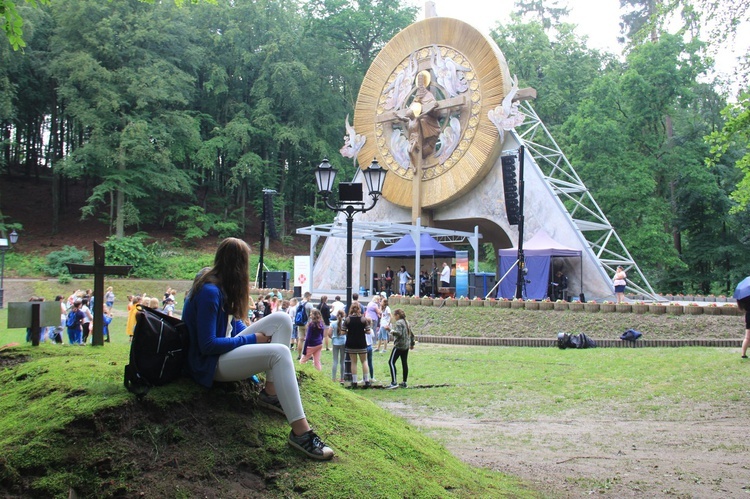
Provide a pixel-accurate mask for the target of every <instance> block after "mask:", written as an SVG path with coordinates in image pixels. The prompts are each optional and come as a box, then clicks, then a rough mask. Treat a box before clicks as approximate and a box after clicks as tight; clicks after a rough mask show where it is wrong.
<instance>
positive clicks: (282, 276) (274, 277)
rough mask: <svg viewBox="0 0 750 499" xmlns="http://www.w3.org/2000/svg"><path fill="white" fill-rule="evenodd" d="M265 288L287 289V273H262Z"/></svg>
mask: <svg viewBox="0 0 750 499" xmlns="http://www.w3.org/2000/svg"><path fill="white" fill-rule="evenodd" d="M263 281H264V282H265V285H266V288H276V289H289V272H263Z"/></svg>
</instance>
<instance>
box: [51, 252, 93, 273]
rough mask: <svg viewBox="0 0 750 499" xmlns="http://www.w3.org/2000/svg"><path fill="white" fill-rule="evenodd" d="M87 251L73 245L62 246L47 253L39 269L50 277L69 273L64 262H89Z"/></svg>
mask: <svg viewBox="0 0 750 499" xmlns="http://www.w3.org/2000/svg"><path fill="white" fill-rule="evenodd" d="M90 258H91V257H90V256H89V252H88V251H86V250H81V249H78V248H76V247H75V246H63V247H62V249H60V250H58V251H53V252H52V253H50V254H48V255H47V258H46V263H45V264H44V265H43V266H42V268H41V269H40V270H41V271H42V272H44V273H45V274H47V275H49V276H52V277H60V276H62V275H70V272H68V267H66V266H65V264H66V263H90Z"/></svg>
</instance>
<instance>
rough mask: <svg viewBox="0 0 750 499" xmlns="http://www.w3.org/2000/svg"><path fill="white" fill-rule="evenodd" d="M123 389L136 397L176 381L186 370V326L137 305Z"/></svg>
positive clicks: (153, 310) (176, 319)
mask: <svg viewBox="0 0 750 499" xmlns="http://www.w3.org/2000/svg"><path fill="white" fill-rule="evenodd" d="M137 307H138V312H136V315H135V317H136V322H135V328H134V330H133V341H132V343H131V344H130V363H129V364H128V365H127V366H125V388H127V389H128V391H130V392H132V393H135V394H136V395H138V396H139V397H142V396H143V395H145V394H146V393H147V392H148V390H149V389H150V388H151V387H152V386H160V385H165V384H167V383H170V382H172V381H174V380H176V379H177V378H179V377H180V376H181V375H182V374H183V372H184V370H185V367H186V359H187V349H188V331H187V326H186V325H185V323H184V322H183V321H182V320H180V319H178V318H176V317H170V316H168V315H167V314H164V313H162V312H160V311H158V310H155V309H152V308H149V307H144V306H142V305H137Z"/></svg>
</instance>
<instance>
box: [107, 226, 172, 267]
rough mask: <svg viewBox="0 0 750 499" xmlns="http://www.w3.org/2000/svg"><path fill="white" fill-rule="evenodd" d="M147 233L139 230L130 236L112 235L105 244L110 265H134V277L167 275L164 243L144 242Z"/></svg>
mask: <svg viewBox="0 0 750 499" xmlns="http://www.w3.org/2000/svg"><path fill="white" fill-rule="evenodd" d="M146 237H148V235H147V234H145V233H142V232H139V233H137V234H134V235H132V236H128V237H115V236H112V237H110V238H109V239H107V242H106V243H105V244H104V246H105V248H106V250H107V253H106V255H107V263H108V264H110V265H132V266H133V270H131V271H130V275H131V276H132V277H141V278H147V279H152V278H157V277H166V276H165V271H166V268H167V266H166V263H165V262H164V258H163V257H162V255H163V254H164V253H166V250H165V249H164V248H163V245H161V244H159V243H153V244H150V245H146V244H144V242H143V241H144V239H145V238H146Z"/></svg>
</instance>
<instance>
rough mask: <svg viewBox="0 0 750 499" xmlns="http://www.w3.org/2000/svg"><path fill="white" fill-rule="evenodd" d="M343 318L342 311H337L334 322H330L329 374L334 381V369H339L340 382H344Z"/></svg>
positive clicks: (344, 336)
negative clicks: (330, 360) (330, 354)
mask: <svg viewBox="0 0 750 499" xmlns="http://www.w3.org/2000/svg"><path fill="white" fill-rule="evenodd" d="M344 317H346V314H345V313H344V310H343V309H342V310H339V311H338V313H337V314H336V320H334V321H331V345H332V347H333V370H332V372H331V379H332V380H333V381H336V368H339V366H340V370H339V372H340V373H341V377H340V378H339V381H340V382H342V383H343V382H344V355H345V354H346V333H345V332H344V331H343V330H342V328H343V322H344Z"/></svg>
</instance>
